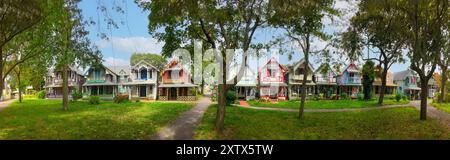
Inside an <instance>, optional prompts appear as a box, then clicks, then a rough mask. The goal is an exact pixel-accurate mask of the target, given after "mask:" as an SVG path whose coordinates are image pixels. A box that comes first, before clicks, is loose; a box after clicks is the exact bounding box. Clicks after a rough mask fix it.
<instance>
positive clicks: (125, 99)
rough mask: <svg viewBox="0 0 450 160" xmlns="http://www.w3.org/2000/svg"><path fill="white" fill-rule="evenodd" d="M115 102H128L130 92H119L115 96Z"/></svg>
mask: <svg viewBox="0 0 450 160" xmlns="http://www.w3.org/2000/svg"><path fill="white" fill-rule="evenodd" d="M113 100H114V103H123V102H128V101H129V99H128V94H117V95H116V96H115V97H114V99H113Z"/></svg>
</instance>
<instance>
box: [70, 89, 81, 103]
mask: <svg viewBox="0 0 450 160" xmlns="http://www.w3.org/2000/svg"><path fill="white" fill-rule="evenodd" d="M81 98H83V94H82V93H81V92H80V91H78V90H74V91H73V92H72V100H74V101H77V100H79V99H81Z"/></svg>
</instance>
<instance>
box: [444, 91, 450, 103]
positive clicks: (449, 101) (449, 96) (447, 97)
mask: <svg viewBox="0 0 450 160" xmlns="http://www.w3.org/2000/svg"><path fill="white" fill-rule="evenodd" d="M444 99H445V102H446V103H450V93H447V95H445V97H444Z"/></svg>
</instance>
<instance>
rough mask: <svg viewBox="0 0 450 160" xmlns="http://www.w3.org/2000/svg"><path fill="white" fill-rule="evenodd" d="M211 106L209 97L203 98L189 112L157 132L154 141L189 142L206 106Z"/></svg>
mask: <svg viewBox="0 0 450 160" xmlns="http://www.w3.org/2000/svg"><path fill="white" fill-rule="evenodd" d="M209 105H211V100H210V98H209V97H203V98H202V99H200V100H199V101H198V103H197V105H196V106H195V107H194V108H192V109H191V110H189V111H187V112H185V113H183V114H182V115H181V116H180V117H178V119H177V120H175V121H174V122H173V123H171V124H169V125H168V126H166V127H164V128H163V129H162V130H161V131H159V132H158V133H157V134H156V135H155V136H154V137H153V138H152V139H154V140H189V139H192V138H193V136H194V133H195V130H196V129H197V125H198V124H199V122H200V121H201V119H202V117H203V114H204V113H205V111H206V109H208V106H209Z"/></svg>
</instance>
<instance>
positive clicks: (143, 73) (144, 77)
mask: <svg viewBox="0 0 450 160" xmlns="http://www.w3.org/2000/svg"><path fill="white" fill-rule="evenodd" d="M139 72H140V73H141V77H140V78H141V79H145V80H147V69H146V68H141V69H140V71H139Z"/></svg>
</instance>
